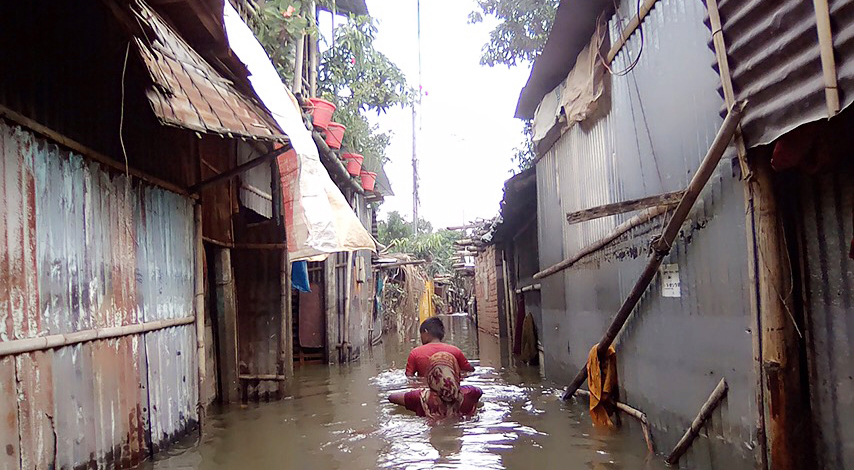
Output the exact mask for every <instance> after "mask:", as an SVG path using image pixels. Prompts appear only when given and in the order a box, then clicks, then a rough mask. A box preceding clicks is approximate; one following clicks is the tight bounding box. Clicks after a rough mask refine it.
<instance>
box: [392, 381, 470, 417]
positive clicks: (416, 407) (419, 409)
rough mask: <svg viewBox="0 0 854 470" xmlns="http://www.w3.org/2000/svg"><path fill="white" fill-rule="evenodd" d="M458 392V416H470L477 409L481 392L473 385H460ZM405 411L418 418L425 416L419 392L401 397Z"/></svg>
mask: <svg viewBox="0 0 854 470" xmlns="http://www.w3.org/2000/svg"><path fill="white" fill-rule="evenodd" d="M460 392H461V393H462V394H463V402H462V404H460V414H462V415H463V416H470V415H472V414H474V412H475V410H476V409H477V401H478V400H480V396H481V395H483V391H482V390H481V389H480V388H478V387H475V386H474V385H461V386H460ZM403 402H404V405H405V406H406V409H407V410H409V411H414V412H415V414H417V415H418V416H425V413H424V406H423V405H422V404H421V390H410V391H408V392H406V394H405V395H404V396H403Z"/></svg>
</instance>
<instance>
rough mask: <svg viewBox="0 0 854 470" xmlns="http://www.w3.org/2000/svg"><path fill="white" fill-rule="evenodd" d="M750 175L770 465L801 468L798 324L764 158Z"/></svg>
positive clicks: (770, 176)
mask: <svg viewBox="0 0 854 470" xmlns="http://www.w3.org/2000/svg"><path fill="white" fill-rule="evenodd" d="M751 163H752V168H753V174H754V177H755V178H754V180H753V182H752V184H753V186H754V195H755V198H754V207H753V212H754V217H755V219H756V230H757V232H756V259H757V261H756V267H757V277H758V285H759V306H760V310H759V311H760V315H761V320H760V321H761V325H762V331H761V333H762V337H761V341H762V343H761V344H762V373H763V378H764V380H765V386H766V391H765V402H766V406H767V410H766V411H765V416H766V419H767V420H768V423H767V432H768V437H769V439H770V441H769V442H770V449H769V450H770V462H769V463H770V468H773V469H775V470H776V469H795V468H802V465H803V464H805V462H801V460H802V459H803V458H804V456H805V455H806V454H807V452H806V450H805V449H804V445H805V442H804V439H803V436H802V435H799V433H798V429H800V428H802V427H803V424H802V422H803V421H804V419H806V418H805V416H808V415H807V410H805V409H804V408H805V407H804V406H803V403H804V399H805V398H806V397H805V393H806V392H805V391H804V390H802V388H801V382H800V355H799V344H798V337H797V335H798V333H799V330H798V326H797V325H796V323H795V317H794V302H793V298H792V277H791V276H792V273H791V269H792V267H791V265H790V264H789V257H788V252H787V246H786V242H785V235H784V233H783V227H782V225H781V223H780V215H779V214H778V208H777V200H776V198H775V196H774V188H773V170H772V169H771V162H770V159H768V158H757V159H756V161H754V162H751Z"/></svg>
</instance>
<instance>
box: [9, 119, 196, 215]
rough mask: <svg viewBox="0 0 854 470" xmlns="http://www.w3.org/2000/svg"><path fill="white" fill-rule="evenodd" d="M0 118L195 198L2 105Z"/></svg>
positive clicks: (146, 180) (118, 170)
mask: <svg viewBox="0 0 854 470" xmlns="http://www.w3.org/2000/svg"><path fill="white" fill-rule="evenodd" d="M0 116H2V117H4V118H6V119H8V120H10V121H12V122H14V123H16V124H19V125H21V126H24V127H26V128H27V129H29V130H31V131H33V132H35V133H36V134H41V135H42V136H43V137H46V138H48V139H50V140H52V141H54V142H56V143H58V144H60V145H62V146H63V147H65V148H67V149H68V150H71V151H72V152H75V153H77V154H80V155H81V156H83V157H86V158H88V159H89V160H92V161H95V162H97V163H100V164H101V165H103V166H105V167H108V168H110V169H111V170H114V171H116V172H119V173H125V174H129V175H130V176H133V177H134V178H136V179H138V180H140V181H143V182H145V183H148V184H150V185H152V186H157V187H160V188H163V189H165V190H167V191H171V192H173V193H177V194H180V195H182V196H188V197H193V198H196V197H197V196H195V195H191V194H190V193H189V192H188V191H187V190H186V189H184V188H182V187H180V186H178V185H176V184H172V183H170V182H168V181H166V180H162V179H160V178H157V177H155V176H151V175H148V174H145V173H143V172H141V171H139V170H136V169H134V168H128V167H126V166H125V165H124V164H123V163H119V161H118V160H114V159H112V158H110V157H108V156H106V155H104V154H102V153H100V152H96V151H95V150H92V149H90V148H89V147H87V146H85V145H83V144H81V143H79V142H77V141H76V140H74V139H71V138H69V137H66V136H64V135H62V134H60V133H59V132H56V131H54V130H52V129H49V128H48V127H47V126H43V125H42V124H39V123H38V122H36V121H34V120H32V119H30V118H28V117H26V116H24V115H22V114H19V113H17V112H15V111H12V110H11V109H9V108H7V107H5V106H3V105H0Z"/></svg>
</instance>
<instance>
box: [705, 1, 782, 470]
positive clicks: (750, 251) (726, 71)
mask: <svg viewBox="0 0 854 470" xmlns="http://www.w3.org/2000/svg"><path fill="white" fill-rule="evenodd" d="M706 8H707V10H708V13H709V24H710V26H711V28H712V40H713V44H714V48H715V57H716V58H717V62H718V70H719V72H720V76H721V87H722V88H723V91H724V99H725V101H726V104H727V106H732V104H733V103H735V90H734V88H733V84H732V74H731V73H730V68H729V57H728V56H727V50H726V41H725V40H724V37H723V24H722V21H721V15H720V12H719V11H718V0H706ZM734 140H735V144H736V150H737V151H738V161H739V166H740V167H741V176H742V180H743V181H744V184H743V188H744V200H745V205H746V206H747V210H745V211H744V219H745V223H744V226H745V231H746V237H747V273H748V279H749V284H750V289H749V296H748V300H749V303H750V316H751V319H752V325H751V326H752V328H751V330H752V331H751V332H750V337H751V343H752V344H751V346H752V349H753V374H754V382H753V386H754V389H755V390H756V394H755V401H756V416H755V419H756V421H755V422H756V441H757V443H758V447H759V451H758V456H759V459H758V466H759V468H760V469H767V468H768V443H767V437H766V432H765V428H766V423H765V381H764V372H763V370H762V319H761V314H760V310H759V291H758V287H757V285H758V284H757V276H756V223H755V222H756V221H755V216H754V212H755V211H754V209H755V205H754V201H755V197H754V192H755V191H754V183H753V180H754V177H753V173H752V170H751V168H750V165H749V163H748V161H747V149H746V147H745V145H744V138H743V136H742V134H741V131H740V130H738V131H736V135H735V138H734Z"/></svg>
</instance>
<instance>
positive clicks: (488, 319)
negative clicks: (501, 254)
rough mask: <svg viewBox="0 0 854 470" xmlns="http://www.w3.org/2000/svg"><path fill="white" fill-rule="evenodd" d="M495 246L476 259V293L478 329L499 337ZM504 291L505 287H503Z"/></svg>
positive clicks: (489, 247) (491, 246)
mask: <svg viewBox="0 0 854 470" xmlns="http://www.w3.org/2000/svg"><path fill="white" fill-rule="evenodd" d="M496 256H497V250H496V247H495V245H490V246H488V247H486V249H485V250H484V251H483V252H482V253H480V255H479V256H478V257H477V258H475V262H474V293H475V299H477V328H478V329H479V330H480V331H483V332H484V333H487V334H490V335H492V336H495V337H496V338H497V337H498V334H499V327H498V284H497V283H496V272H495V271H496V267H495V257H496ZM501 288H502V289H503V288H504V286H503V285H502V286H501Z"/></svg>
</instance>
